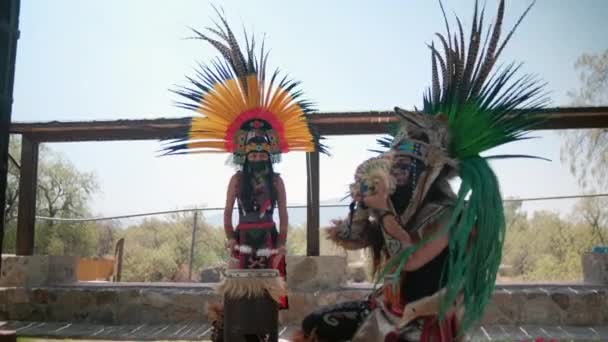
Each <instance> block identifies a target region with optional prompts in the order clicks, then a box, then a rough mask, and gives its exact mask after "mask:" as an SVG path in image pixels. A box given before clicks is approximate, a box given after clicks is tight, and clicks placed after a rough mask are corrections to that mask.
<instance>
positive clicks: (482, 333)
mask: <svg viewBox="0 0 608 342" xmlns="http://www.w3.org/2000/svg"><path fill="white" fill-rule="evenodd" d="M0 324H2V323H0ZM1 328H2V329H12V330H16V331H17V335H18V336H20V337H35V338H37V339H36V341H40V340H38V339H58V338H61V339H67V338H69V339H77V340H79V341H81V340H105V341H166V340H180V341H204V340H207V339H208V338H209V336H210V332H211V327H210V326H209V324H205V323H200V322H192V323H184V324H155V325H150V324H142V325H99V324H85V323H78V324H71V323H55V322H53V323H45V322H17V321H10V322H5V324H4V325H3V326H2V327H1ZM292 330H293V328H292V327H281V328H280V336H281V337H282V338H284V339H287V338H289V336H290V335H291V332H292ZM470 335H471V337H470V340H471V341H534V340H535V339H537V338H543V339H544V341H550V340H551V339H553V340H554V341H556V342H557V341H608V327H559V326H558V327H546V326H484V327H480V328H478V329H476V330H474V331H473V332H472V333H471V334H470Z"/></svg>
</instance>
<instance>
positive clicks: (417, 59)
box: [12, 0, 608, 216]
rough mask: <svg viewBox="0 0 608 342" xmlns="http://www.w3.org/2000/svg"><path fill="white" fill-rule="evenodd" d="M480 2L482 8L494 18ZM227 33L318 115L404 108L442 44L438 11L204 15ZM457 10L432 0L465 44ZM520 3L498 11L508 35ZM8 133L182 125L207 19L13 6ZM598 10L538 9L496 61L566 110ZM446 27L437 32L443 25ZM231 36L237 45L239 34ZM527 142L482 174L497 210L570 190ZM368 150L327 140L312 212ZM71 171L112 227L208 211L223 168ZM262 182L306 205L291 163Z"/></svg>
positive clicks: (110, 7)
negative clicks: (158, 214)
mask: <svg viewBox="0 0 608 342" xmlns="http://www.w3.org/2000/svg"><path fill="white" fill-rule="evenodd" d="M496 3H497V2H496V1H492V0H488V1H487V6H486V12H487V14H486V15H487V16H489V17H492V18H493V17H494V15H495V9H496ZM214 4H215V5H221V7H223V9H224V11H225V13H226V15H227V17H228V20H229V21H230V23H231V25H232V27H233V28H235V31H237V32H238V33H242V30H241V28H242V27H245V28H246V29H247V30H248V31H249V32H253V33H255V34H256V37H258V38H261V37H263V36H264V37H265V42H266V46H267V47H270V62H269V63H270V66H273V67H279V68H280V69H281V70H282V71H285V72H287V73H288V74H289V75H290V76H291V77H292V78H294V79H297V80H300V81H302V89H303V90H304V92H305V94H306V97H307V98H308V99H311V100H312V101H313V102H315V103H316V106H317V109H318V110H319V111H322V112H323V111H364V110H390V109H392V108H393V107H395V106H400V107H403V108H409V109H413V107H414V106H420V105H421V103H422V93H423V91H424V90H425V88H426V87H427V86H428V85H429V83H430V76H431V73H430V58H429V56H430V54H429V50H428V48H427V46H426V44H429V43H431V42H432V40H433V34H434V33H435V32H443V31H444V23H443V17H442V16H441V10H440V8H439V3H438V1H428V0H409V1H388V0H384V1H346V0H344V1H331V2H329V1H321V0H315V1H298V2H294V1H291V2H288V1H278V0H277V1H264V2H261V1H256V2H254V1H221V2H220V1H216V2H214ZM473 4H474V2H473V1H444V5H445V8H446V11H447V13H448V15H449V16H450V17H451V18H450V20H451V19H453V14H454V13H456V14H458V15H459V17H460V18H461V19H462V22H463V24H464V28H465V31H466V32H468V30H469V29H470V25H469V24H470V21H471V18H472V14H473ZM528 4H530V1H527V0H517V1H507V4H506V14H505V21H506V23H505V25H506V27H508V28H510V27H512V25H513V24H514V23H515V21H516V20H517V17H518V16H519V15H520V14H521V13H522V12H523V11H524V10H525V8H526V7H527V6H528ZM21 6H22V8H21V16H20V30H21V37H20V39H19V42H18V50H17V66H16V75H15V94H14V107H13V117H12V119H13V121H17V122H45V121H81V120H116V119H138V118H171V117H183V116H189V115H191V114H190V113H189V112H187V111H185V110H183V109H179V108H177V107H176V106H175V105H174V102H175V101H176V100H178V98H177V96H176V95H175V94H173V93H171V92H170V91H169V89H175V87H176V86H177V85H185V84H186V83H185V77H186V76H188V75H192V74H193V72H194V70H195V68H196V65H197V63H199V62H207V61H209V60H211V59H212V58H214V57H215V56H217V53H216V52H215V51H214V50H213V49H212V48H211V47H210V46H208V45H206V44H204V43H203V42H201V41H198V40H190V39H186V38H188V37H191V36H192V34H191V31H190V29H189V28H190V27H192V28H197V29H203V28H204V27H207V26H209V25H212V23H213V19H215V18H216V16H215V14H214V12H213V7H212V2H209V1H203V0H182V1H161V0H145V1H144V0H128V1H126V0H104V1H78V0H54V1H25V2H22V4H21ZM606 17H608V2H607V1H605V0H583V1H574V0H572V1H564V0H561V1H555V0H538V1H537V3H536V5H535V6H534V7H533V8H532V10H531V12H530V13H529V15H528V17H527V18H526V19H525V20H524V21H523V23H522V24H521V26H520V27H519V29H518V30H517V32H516V34H515V35H514V37H513V39H512V40H511V42H510V43H509V45H508V46H507V48H506V50H505V52H504V53H503V55H502V56H501V61H502V62H505V63H508V62H511V61H512V60H516V61H521V62H524V63H525V64H524V68H523V71H524V72H529V73H534V74H537V75H539V76H540V77H541V78H542V79H543V80H545V81H546V82H547V84H548V86H547V90H549V91H550V96H551V100H552V102H551V106H565V105H568V104H569V101H570V100H569V98H568V96H567V92H568V91H571V90H575V89H577V87H578V86H579V83H578V75H577V73H576V71H575V70H574V63H575V61H576V59H577V57H578V56H579V55H580V54H581V53H599V52H601V51H603V50H605V49H606V48H608V40H607V39H605V37H607V36H608V23H607V22H606V21H605V18H606ZM452 22H453V20H452ZM240 37H242V36H241V35H240ZM533 135H534V136H538V137H539V139H535V140H530V141H526V142H518V143H514V144H510V145H507V146H503V147H500V148H498V149H497V151H493V152H495V153H518V154H521V153H526V154H533V155H538V156H542V157H545V158H549V159H551V160H552V161H551V162H545V161H538V160H516V161H513V160H510V161H500V162H494V163H493V164H492V166H493V167H494V169H495V171H496V173H497V175H498V177H499V180H500V182H501V185H502V192H503V195H504V196H505V197H519V198H526V197H539V196H559V195H572V194H579V193H581V192H582V191H583V190H582V189H580V188H579V186H578V185H577V182H576V179H575V178H574V177H573V176H572V175H571V174H570V173H569V170H568V166H567V165H565V164H562V163H561V161H560V146H561V144H562V139H563V137H562V136H561V135H560V133H559V132H557V131H537V132H534V134H533ZM375 138H377V137H376V136H356V137H354V136H347V137H330V138H329V139H328V140H327V141H326V143H327V145H329V147H330V151H331V154H332V155H331V156H329V157H328V156H322V157H321V186H320V194H321V200H322V201H323V200H325V201H329V202H332V201H334V202H335V199H337V198H339V197H342V196H343V195H344V193H345V192H346V190H347V185H348V183H349V182H351V180H352V176H353V171H354V169H355V167H356V166H357V165H358V164H359V163H361V162H362V161H364V160H365V159H367V158H369V157H371V156H372V155H373V154H372V153H371V152H367V150H368V149H370V148H374V147H375V142H374V141H375ZM49 147H50V148H51V149H53V150H55V151H59V152H60V153H62V154H63V155H65V157H66V158H68V159H69V160H70V161H71V162H72V163H73V164H74V165H75V166H76V167H77V168H78V169H79V170H82V171H86V172H93V173H95V174H96V176H97V178H98V180H99V183H100V189H101V191H100V192H99V193H98V194H95V196H94V197H93V199H92V203H91V210H92V213H93V214H94V215H105V216H110V215H123V214H128V213H140V212H149V211H157V210H171V209H177V208H186V207H193V206H197V207H204V206H206V207H221V206H223V204H224V198H225V190H226V185H227V183H228V180H229V178H230V176H231V175H232V173H233V171H234V170H233V168H232V167H230V166H227V165H225V161H226V157H227V156H226V155H224V154H222V155H202V156H201V155H195V156H172V157H161V158H159V157H156V151H157V150H158V148H159V142H157V141H126V142H86V143H81V142H79V143H55V144H49ZM277 170H278V171H279V172H281V174H282V176H283V178H284V180H285V183H286V187H287V194H288V203H289V204H303V203H305V202H306V182H305V176H306V169H305V156H304V155H303V154H298V153H290V154H288V155H286V156H284V161H283V163H281V164H280V165H279V166H278V167H277ZM572 203H573V201H544V202H530V203H527V204H526V205H525V208H526V209H527V210H539V209H546V210H555V211H559V212H560V213H566V212H569V211H570V209H571V205H572Z"/></svg>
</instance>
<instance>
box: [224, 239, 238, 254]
mask: <svg viewBox="0 0 608 342" xmlns="http://www.w3.org/2000/svg"><path fill="white" fill-rule="evenodd" d="M224 246H225V247H226V249H227V250H228V251H230V252H232V250H233V249H234V246H236V240H235V239H228V241H226V243H225V244H224Z"/></svg>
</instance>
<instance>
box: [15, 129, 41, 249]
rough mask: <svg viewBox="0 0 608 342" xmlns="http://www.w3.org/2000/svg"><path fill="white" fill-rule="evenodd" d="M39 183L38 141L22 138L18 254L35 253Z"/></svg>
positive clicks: (26, 137)
mask: <svg viewBox="0 0 608 342" xmlns="http://www.w3.org/2000/svg"><path fill="white" fill-rule="evenodd" d="M37 184H38V142H36V141H31V140H30V139H29V137H28V136H26V135H24V136H23V137H22V138H21V176H20V177H19V213H18V214H19V215H18V217H17V255H33V254H34V232H35V226H36V188H37Z"/></svg>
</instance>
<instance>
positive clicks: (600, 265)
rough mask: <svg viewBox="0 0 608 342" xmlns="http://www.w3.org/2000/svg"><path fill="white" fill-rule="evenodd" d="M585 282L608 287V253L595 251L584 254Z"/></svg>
mask: <svg viewBox="0 0 608 342" xmlns="http://www.w3.org/2000/svg"><path fill="white" fill-rule="evenodd" d="M582 263H583V282H584V283H585V284H593V285H608V253H605V252H603V251H594V252H590V253H584V254H583V256H582Z"/></svg>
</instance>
